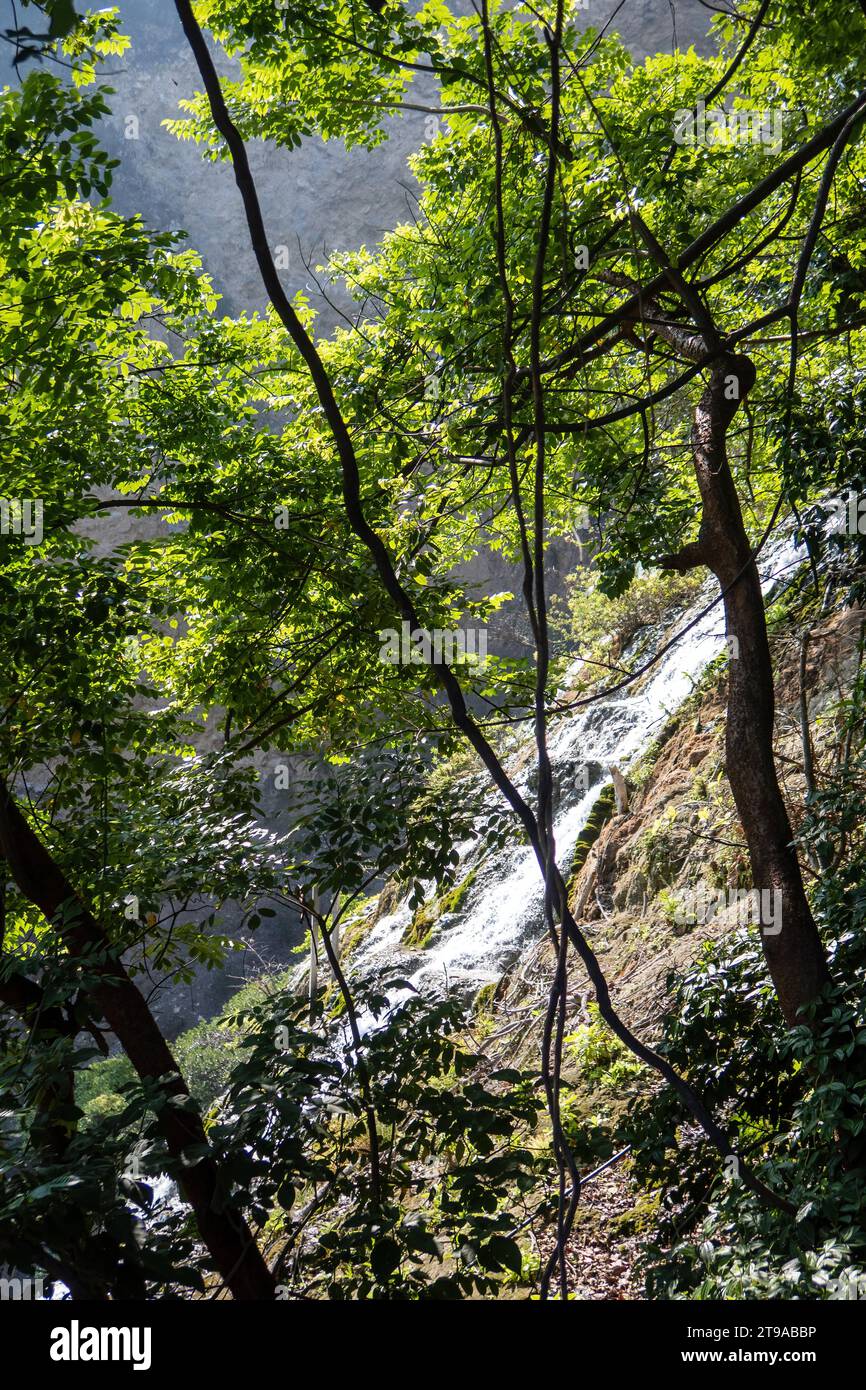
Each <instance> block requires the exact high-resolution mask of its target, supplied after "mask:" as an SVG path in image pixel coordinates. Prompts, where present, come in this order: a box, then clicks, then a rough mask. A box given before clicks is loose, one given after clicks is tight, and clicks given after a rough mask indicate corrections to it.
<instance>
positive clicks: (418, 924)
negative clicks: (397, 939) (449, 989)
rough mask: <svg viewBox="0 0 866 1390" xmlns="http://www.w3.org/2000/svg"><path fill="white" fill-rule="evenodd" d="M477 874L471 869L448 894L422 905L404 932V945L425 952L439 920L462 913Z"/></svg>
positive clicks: (440, 895)
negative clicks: (461, 910) (461, 909)
mask: <svg viewBox="0 0 866 1390" xmlns="http://www.w3.org/2000/svg"><path fill="white" fill-rule="evenodd" d="M477 873H478V870H477V869H470V870H469V872H468V874H466V876H465V877H464V878H462V879H461V880H460V882H459V883H457V884H455V886H454V887H453V888H449V890H448V892H447V893H441V894H439V895H438V896H437V897H435V898H431V899H430V901H429V903H422V904H421V906H420V907H419V908H418V910H417V911H416V913H415V915H414V917H413V918H412V921H411V922H410V923H409V925H408V926H407V928H406V930H405V931H404V932H403V945H404V946H409V947H410V948H411V949H412V950H416V951H423V950H424V948H425V947H426V946H429V944H430V939H431V937H432V935H433V928H434V927H435V926H436V924H437V922H438V921H439V919H440V918H442V917H447V916H448V915H449V914H450V913H454V912H459V911H460V908H461V907H462V906H463V903H464V902H465V901H466V896H467V894H468V892H469V890H470V888H471V887H472V885H473V883H474V882H475V877H476V875H477Z"/></svg>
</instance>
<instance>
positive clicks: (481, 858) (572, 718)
mask: <svg viewBox="0 0 866 1390" xmlns="http://www.w3.org/2000/svg"><path fill="white" fill-rule="evenodd" d="M804 559H805V551H804V548H803V547H801V546H799V545H797V543H795V541H794V540H793V538H792V537H791V536H790V534H781V535H779V536H777V537H775V538H773V540H772V541H771V542H770V543H768V544H767V545H766V546H765V548H764V551H763V552H762V555H761V557H760V558H759V562H758V568H759V572H760V576H761V586H762V589H763V591H764V594H765V596H772V595H773V594H774V593H776V592H777V591H778V589H779V588H780V587H782V586H783V585H784V583H785V581H786V580H787V579H789V578H790V576H791V575H792V574H794V573H795V572H796V571H797V570H798V569H799V567H800V565H801V564H802V563H803V561H804ZM717 594H718V588H717V585H716V581H715V580H712V579H711V580H709V581H708V582H707V584H706V585H704V586H703V588H702V590H701V592H700V594H699V596H698V599H697V600H696V602H695V603H694V604H693V605H692V607H691V608H690V609H688V610H687V611H686V612H685V613H683V614H682V615H681V617H680V619H679V620H678V621H677V623H676V625H675V628H674V632H682V633H683V634H684V635H683V636H682V637H681V638H680V640H678V641H676V642H675V643H674V645H673V646H672V647H671V648H670V649H669V650H668V651H666V652H665V653H664V655H663V656H661V657H660V658H659V660H658V661H657V662H656V663H655V665H653V666H652V667H650V669H649V671H648V673H647V674H646V676H645V677H643V678H642V679H641V680H640V681H639V682H635V685H634V686H626V687H625V688H624V689H623V690H621V691H620V692H618V693H615V694H611V695H610V696H607V697H605V698H602V699H599V700H597V701H595V702H594V703H592V704H587V705H577V706H576V707H575V709H574V712H573V713H566V714H563V715H558V716H557V717H555V718H553V719H551V722H550V727H549V746H550V756H551V762H552V764H553V769H554V777H555V781H556V783H557V787H558V790H559V796H558V801H557V805H556V814H555V821H554V832H555V838H556V851H557V860H558V863H559V865H560V867H561V868H563V870H565V869H567V866H568V865H569V864H570V862H571V860H572V856H573V853H574V848H575V845H576V843H577V839H578V836H579V835H580V833H581V831H582V830H583V828H584V827H585V825H586V823H587V820H588V818H589V816H590V813H591V811H592V808H593V806H594V805H595V803H596V801H597V799H598V796H599V793H600V792H601V790H602V788H603V786H604V785H605V784H606V783H608V782H609V781H610V778H609V775H608V772H607V769H608V768H609V767H610V765H611V764H614V765H616V766H617V767H619V768H620V769H622V770H623V771H627V770H628V768H629V767H630V766H631V765H632V764H633V763H634V761H635V760H636V759H637V758H638V757H639V756H640V755H641V753H642V752H643V751H644V750H645V749H646V748H647V747H648V745H649V744H650V743H651V742H652V740H653V739H654V738H655V737H656V736H657V735H658V733H659V732H660V731H661V729H662V728H663V726H664V725H665V723H666V722H667V720H668V719H669V718H670V716H671V715H672V714H674V713H675V711H676V710H677V708H678V707H679V706H680V705H681V704H682V702H683V700H684V699H685V698H686V697H687V696H688V695H689V693H690V692H691V691H692V690H693V689H694V687H695V685H696V683H697V682H698V680H699V679H700V677H701V675H702V674H703V672H704V671H705V669H706V667H707V665H708V664H709V663H710V662H711V661H712V660H713V659H714V658H715V657H717V656H718V655H719V654H720V653H721V652H722V651H723V650H724V648H725V637H724V617H723V612H722V605H721V603H715V604H713V606H712V607H710V608H709V611H708V612H704V609H706V608H707V607H708V605H710V604H712V600H713V599H714V598H715V597H717ZM661 638H662V631H661V630H660V631H659V633H658V643H659V645H661ZM532 738H533V734H532V728H531V726H530V725H529V724H528V723H527V724H526V725H521V726H520V729H519V730H518V731H515V737H514V750H515V752H516V751H518V750H519V749H521V748H522V749H524V750H525V747H526V743H527V741H531V740H532ZM508 761H509V758H508V757H507V758H506V764H507V763H508ZM581 765H583V766H586V767H588V768H594V769H596V776H595V778H594V785H591V786H590V787H589V790H586V781H585V780H584V781H581V780H580V779H579V778H577V777H576V770H577V769H578V768H579V767H580V766H581ZM516 780H517V784H518V786H519V789H520V790H521V792H522V793H523V794H525V795H528V788H527V785H526V780H525V777H524V778H523V779H522V780H521V779H520V778H518V779H516ZM495 796H498V793H494V792H491V804H492V803H493V798H494V797H495ZM458 850H459V852H460V854H461V867H460V870H458V882H459V880H460V879H461V878H465V877H466V875H467V874H469V873H470V872H472V871H473V870H474V871H475V877H474V879H473V880H472V883H471V886H470V887H469V890H468V892H467V893H466V897H465V900H464V901H463V902H462V903H461V905H460V908H459V910H458V911H456V912H454V913H450V914H448V913H446V914H443V916H442V917H441V918H440V919H439V920H438V922H437V924H436V927H435V930H434V934H433V936H432V938H431V943H430V944H429V945H427V946H425V947H423V948H417V949H415V948H410V947H407V946H406V945H405V944H404V943H403V940H402V938H403V934H404V932H405V929H406V927H407V926H408V924H409V923H410V922H411V920H412V910H411V909H410V907H409V905H408V903H406V902H404V903H401V904H400V905H399V907H398V908H397V910H396V911H394V912H392V913H391V914H390V915H388V916H387V917H383V918H381V919H380V920H379V921H378V922H377V923H376V925H375V926H374V927H373V928H372V929H371V931H370V932H369V934H368V935H367V936H366V937H365V938H364V940H363V941H362V942H361V944H360V945H359V947H358V948H357V950H356V952H355V954H354V957H353V961H352V966H353V973H361V974H363V973H365V972H366V971H368V970H370V969H374V968H376V967H381V966H385V965H398V966H399V969H400V973H401V975H403V976H404V977H405V978H406V979H407V980H409V981H411V983H412V984H413V985H414V986H415V987H416V988H419V989H424V990H430V991H434V992H438V991H441V990H449V991H456V992H457V993H459V994H461V995H469V994H471V993H472V992H474V991H475V990H477V989H478V988H479V987H480V986H482V985H485V984H488V983H491V982H493V981H495V980H498V979H499V977H500V976H501V974H502V972H503V971H504V970H505V969H507V968H508V966H509V965H511V964H512V963H513V962H514V960H515V959H516V958H517V956H518V955H519V954H520V952H521V951H522V950H523V949H524V948H525V947H526V946H528V945H530V944H531V943H532V942H534V941H536V940H538V939H539V937H540V936H541V935H542V933H543V930H544V927H543V914H542V908H543V885H542V880H541V875H540V872H539V868H538V865H537V863H536V860H535V856H534V855H533V853H532V851H531V850H530V849H529V848H528V847H527V846H526V845H524V844H523V843H520V842H519V841H518V840H517V839H516V838H515V840H514V842H513V843H509V844H507V845H506V846H505V847H504V848H502V849H501V850H498V851H495V852H489V851H488V852H485V850H484V849H483V848H482V849H480V850H479V848H478V847H477V846H475V845H462V846H458ZM427 887H428V889H429V890H431V891H435V885H427Z"/></svg>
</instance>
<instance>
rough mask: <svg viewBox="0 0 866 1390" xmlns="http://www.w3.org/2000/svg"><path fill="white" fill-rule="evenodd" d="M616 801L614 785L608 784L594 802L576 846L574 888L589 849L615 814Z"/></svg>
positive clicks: (572, 884) (572, 878)
mask: <svg viewBox="0 0 866 1390" xmlns="http://www.w3.org/2000/svg"><path fill="white" fill-rule="evenodd" d="M614 802H615V797H614V790H613V787H612V786H607V787H605V788H604V789H603V790H602V792H601V794H600V795H599V797H598V798H597V800H596V801H595V802H594V803H593V807H592V810H591V811H590V813H589V817H588V819H587V822H586V825H585V826H584V827H583V829H582V830H581V832H580V834H579V835H578V837H577V841H576V843H575V846H574V854H573V855H572V859H571V871H570V876H571V887H572V889H573V888H574V884H575V880H576V879H577V876H578V874H579V873H580V871H581V869H582V868H583V866H584V864H585V863H586V861H587V858H588V857H589V851H590V850H591V849H592V847H593V845H594V844H595V842H596V840H597V839H598V837H599V835H600V834H601V832H602V830H603V829H604V827H605V825H606V823H607V822H608V821H609V820H610V818H611V816H612V815H613V808H614Z"/></svg>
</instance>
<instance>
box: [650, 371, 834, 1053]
mask: <svg viewBox="0 0 866 1390" xmlns="http://www.w3.org/2000/svg"><path fill="white" fill-rule="evenodd" d="M754 381H755V368H754V365H753V363H752V362H751V361H750V359H749V358H747V357H742V356H735V355H733V354H725V355H723V356H721V357H720V358H719V359H718V360H717V361H716V362H715V363H714V365H713V367H712V368H711V371H710V379H709V383H708V385H707V387H706V389H705V391H704V393H703V395H702V396H701V399H700V402H699V404H698V406H697V409H696V411H695V418H694V425H693V428H692V449H693V453H694V468H695V476H696V478H697V483H698V487H699V489H700V493H701V499H702V502H703V513H702V518H701V527H700V532H699V536H698V541H697V543H696V544H692V545H690V546H688V547H686V548H684V550H683V551H681V552H680V554H679V555H675V556H667V557H665V559H664V560H663V562H662V563H663V564H664V565H665V567H667V568H669V569H678V570H681V571H684V570H687V569H692V568H694V567H695V566H696V565H706V566H707V567H708V568H709V569H711V570H712V572H713V574H714V575H715V576H716V578H717V579H718V581H719V584H720V586H721V589H722V592H723V594H724V604H725V630H726V633H727V636H728V638H729V639H733V640H732V641H731V642H730V643H729V648H730V650H731V659H730V662H729V678H728V718H727V737H726V756H727V773H728V780H729V782H730V785H731V791H732V792H733V796H734V801H735V802H736V806H737V811H738V812H739V816H740V820H741V822H742V826H743V832H744V834H745V837H746V842H747V844H748V846H749V859H750V862H751V869H752V886H753V888H755V889H757V890H759V891H761V890H763V891H764V892H766V893H768V894H770V895H772V894H773V893H774V892H779V893H780V894H781V906H782V911H781V920H780V922H778V923H776V922H774V923H772V924H769V926H768V924H767V923H764V924H762V926H761V940H762V943H763V948H764V954H765V956H766V959H767V965H768V967H769V970H770V974H771V976H772V979H773V984H774V986H775V989H776V994H777V996H778V999H779V1004H780V1006H781V1009H782V1012H783V1014H784V1016H785V1019H786V1020H787V1022H788V1023H789V1024H792V1025H793V1024H795V1023H797V1022H798V1021H799V1018H800V1010H801V1009H802V1008H803V1007H804V1006H805V1005H807V1004H809V1003H810V1002H811V1001H813V1000H814V999H815V998H816V996H817V995H818V994H819V993H820V991H821V990H822V988H823V987H824V985H826V984H827V983H828V982H829V979H830V975H829V970H828V967H827V960H826V956H825V954H824V948H823V946H822V944H821V939H820V937H819V935H818V930H817V927H816V926H815V921H814V918H813V917H812V913H811V910H810V908H809V903H808V901H807V898H806V893H805V889H804V887H803V878H802V874H801V872H800V865H799V863H798V861H797V855H796V853H795V850H794V848H793V844H792V839H793V835H792V831H791V823H790V820H789V818H788V812H787V810H786V808H785V803H784V800H783V797H782V793H781V789H780V787H779V781H778V777H777V774H776V762H775V757H774V754H773V720H774V713H775V691H774V683H773V668H772V662H771V659H770V647H769V642H768V640H767V625H766V619H765V616H764V600H763V596H762V594H761V585H760V580H759V577H758V569H757V566H756V564H755V561H754V559H753V556H752V549H751V546H750V544H749V538H748V536H747V534H746V528H745V526H744V525H743V517H742V512H741V510H740V502H739V498H738V496H737V490H736V487H735V485H734V480H733V477H732V476H731V470H730V466H729V463H728V455H727V431H728V428H729V426H730V423H731V421H732V420H733V418H734V416H735V414H736V412H737V409H738V407H739V404H740V402H741V401H742V400H743V399H744V398H745V396H746V395H747V394H748V392H749V391H750V390H751V388H752V386H753V385H754ZM777 928H778V930H777Z"/></svg>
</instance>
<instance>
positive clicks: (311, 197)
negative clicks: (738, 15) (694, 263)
mask: <svg viewBox="0 0 866 1390" xmlns="http://www.w3.org/2000/svg"><path fill="white" fill-rule="evenodd" d="M118 5H119V9H120V14H121V21H122V25H121V27H122V29H123V31H124V32H125V33H127V34H128V35H129V36H130V38H131V41H132V45H131V48H130V50H129V51H128V52H127V54H126V55H125V57H124V58H123V59H122V60H120V61H118V60H112V62H111V63H110V64H109V65H108V70H109V72H110V78H109V79H108V80H109V81H110V83H111V85H112V86H113V87H114V89H115V92H116V95H115V96H114V98H113V100H112V106H113V114H112V117H111V119H110V120H109V121H108V122H107V123H106V126H105V129H104V130H103V132H102V138H103V140H104V142H105V144H106V146H107V148H108V149H109V151H110V153H111V154H112V155H113V156H114V157H115V158H117V159H119V160H120V161H121V163H120V168H119V169H118V170H117V173H116V176H115V184H114V201H115V205H116V206H117V208H118V209H119V210H120V211H121V212H123V213H125V214H131V213H134V212H140V213H141V214H142V215H143V216H144V218H145V220H146V221H147V222H148V223H150V225H152V226H153V227H157V228H159V229H161V230H166V229H169V228H173V229H181V228H182V229H183V230H185V231H186V232H187V233H188V235H189V240H190V244H191V245H192V246H194V247H196V248H197V250H199V251H200V252H201V254H202V256H203V258H204V263H205V266H206V268H207V269H208V271H209V272H210V273H211V274H212V276H213V278H214V281H215V283H216V285H217V288H218V289H219V290H220V292H221V293H222V294H223V295H224V307H225V309H226V310H227V311H228V312H229V313H234V312H237V311H239V310H241V309H251V308H258V309H261V308H264V304H265V296H264V294H263V291H262V287H261V283H260V281H259V277H258V271H257V269H256V266H255V262H254V260H253V256H252V252H251V251H250V248H249V243H248V241H247V236H246V230H245V226H244V222H243V216H242V212H241V206H240V201H239V198H238V195H237V191H236V189H235V185H234V179H233V176H232V171H231V169H230V167H229V166H227V165H216V166H214V165H210V164H206V163H204V162H203V161H202V159H201V156H200V154H199V151H198V149H197V148H196V147H195V146H194V145H191V144H187V143H184V142H181V141H178V140H176V139H175V137H174V136H173V135H170V134H169V133H168V131H167V130H165V129H163V126H162V122H163V121H164V120H166V119H168V118H171V117H175V116H177V115H178V109H177V103H178V100H179V99H180V98H182V97H184V96H188V95H190V94H192V93H193V92H194V91H196V90H198V88H199V87H200V85H201V84H200V81H199V78H198V73H197V71H196V69H195V65H194V63H193V61H192V58H191V56H190V54H189V52H188V50H187V47H186V44H185V41H184V38H183V34H182V32H181V29H180V24H179V21H178V18H177V15H176V13H175V9H174V6H173V4H172V3H171V0H118ZM457 8H460V6H459V5H458V6H457ZM582 8H583V10H584V13H585V22H586V26H587V27H590V26H591V27H594V28H597V29H607V30H608V32H618V33H619V34H620V35H621V36H622V38H623V39H624V40H625V42H626V43H627V44H628V46H629V47H630V49H631V51H632V52H633V53H634V54H635V56H636V57H643V56H644V55H646V54H648V53H656V52H670V51H671V49H672V48H673V47H675V46H677V45H679V47H681V48H688V47H689V45H690V44H694V45H695V46H696V47H698V48H700V47H702V46H703V45H704V44H705V42H706V34H707V28H708V24H709V20H710V19H711V18H712V14H711V12H710V11H709V10H708V9H707V8H706V6H705V5H703V4H702V3H701V0H626V4H625V5H621V4H620V3H618V0H588V3H587V4H586V5H585V6H584V7H582ZM608 26H609V28H608ZM10 55H11V50H9V51H7V52H4V53H3V54H2V55H0V81H3V82H13V81H14V80H15V74H14V72H13V70H12V68H11V66H10ZM424 120H425V118H424V115H423V114H422V113H420V112H407V113H406V114H405V115H404V116H402V117H399V118H395V119H394V120H392V121H390V122H389V139H388V142H387V143H386V144H385V145H383V146H381V147H380V148H379V149H377V150H374V151H372V152H368V151H364V150H352V151H346V150H345V149H344V148H343V146H342V144H340V143H339V142H331V143H328V144H325V143H323V142H322V141H320V140H305V141H304V143H303V144H302V146H301V148H300V149H297V150H293V151H291V152H288V151H285V150H277V149H274V148H271V147H266V146H263V145H259V146H257V147H256V148H255V149H254V150H253V152H252V159H253V171H254V173H255V175H256V179H257V183H258V186H259V192H260V196H261V199H262V205H263V210H264V215H265V222H266V225H267V227H268V231H269V233H270V236H271V240H272V242H273V244H274V245H275V246H277V245H280V246H285V247H287V248H288V253H289V266H288V268H287V269H286V270H285V271H283V274H284V275H285V281H286V288H287V290H288V291H289V293H294V292H295V291H296V290H298V289H309V292H310V297H311V299H312V300H313V302H317V301H318V304H319V307H320V309H321V319H320V330H324V331H327V330H328V329H329V328H330V327H332V326H333V323H334V321H335V315H334V313H333V311H332V310H331V309H330V308H329V307H328V306H327V305H326V304H325V303H324V302H323V301H322V300H321V299H320V297H319V296H318V295H317V292H316V288H315V285H314V283H313V281H312V280H311V277H310V275H309V273H308V271H307V269H306V266H305V263H304V262H305V261H306V262H308V263H309V264H311V265H312V266H313V267H315V265H316V264H317V263H320V262H321V261H322V259H323V253H326V252H328V251H332V250H335V249H337V248H342V247H355V246H359V245H361V244H367V245H374V244H375V243H376V242H377V241H378V240H379V239H380V237H381V236H382V234H383V232H385V231H387V230H388V229H389V228H391V227H394V226H396V225H397V223H398V222H400V221H401V220H402V219H403V218H404V217H405V216H406V215H407V203H408V202H411V188H412V180H411V176H410V175H409V174H408V171H407V168H406V159H407V156H408V155H409V154H411V152H412V151H413V150H416V149H417V148H418V146H419V145H420V144H421V143H422V141H423V139H424V130H425V127H424Z"/></svg>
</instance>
